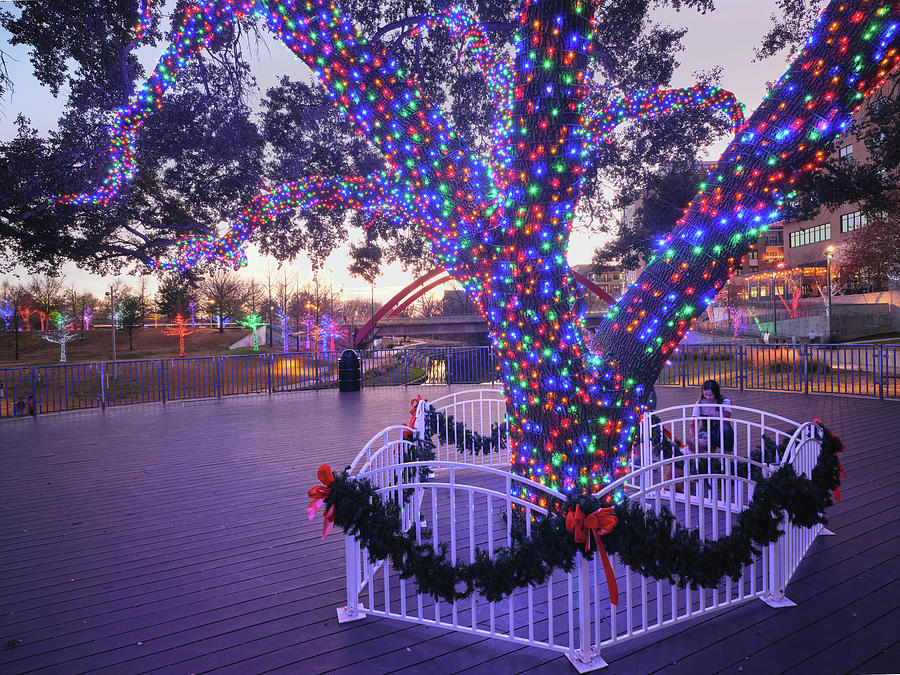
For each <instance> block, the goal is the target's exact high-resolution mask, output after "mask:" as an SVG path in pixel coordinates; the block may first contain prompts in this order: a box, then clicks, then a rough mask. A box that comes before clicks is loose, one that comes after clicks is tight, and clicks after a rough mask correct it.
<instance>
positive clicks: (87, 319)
mask: <svg viewBox="0 0 900 675" xmlns="http://www.w3.org/2000/svg"><path fill="white" fill-rule="evenodd" d="M93 318H94V309H93V308H92V307H91V306H90V305H85V307H84V310H83V311H82V313H81V320H82V322H83V323H84V329H85V330H90V329H91V319H93Z"/></svg>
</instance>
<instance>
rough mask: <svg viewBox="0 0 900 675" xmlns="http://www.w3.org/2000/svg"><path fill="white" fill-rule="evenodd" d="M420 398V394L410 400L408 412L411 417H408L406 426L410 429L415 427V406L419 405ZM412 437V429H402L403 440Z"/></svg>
mask: <svg viewBox="0 0 900 675" xmlns="http://www.w3.org/2000/svg"><path fill="white" fill-rule="evenodd" d="M421 400H422V397H421V396H416V397H415V398H414V399H411V400H410V404H411V405H412V408H411V409H410V411H409V414H410V415H411V417H410V418H409V425H408V426H409V428H410V429H415V428H416V408H418V407H419V401H421ZM412 437H413V432H412V431H404V432H403V440H404V441H409V440H412Z"/></svg>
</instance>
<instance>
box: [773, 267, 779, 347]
mask: <svg viewBox="0 0 900 675" xmlns="http://www.w3.org/2000/svg"><path fill="white" fill-rule="evenodd" d="M775 278H776V274H775V273H774V272H772V336H773V337H774V336H775V334H776V333H777V332H778V306H777V305H776V304H775Z"/></svg>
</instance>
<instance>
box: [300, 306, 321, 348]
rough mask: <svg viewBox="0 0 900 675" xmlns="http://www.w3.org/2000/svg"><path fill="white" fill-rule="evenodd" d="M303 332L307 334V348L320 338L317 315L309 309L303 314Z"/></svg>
mask: <svg viewBox="0 0 900 675" xmlns="http://www.w3.org/2000/svg"><path fill="white" fill-rule="evenodd" d="M303 332H304V333H305V335H306V348H307V349H311V348H312V346H313V345H314V344H315V343H316V342H317V341H318V339H319V337H318V335H319V326H318V325H317V323H316V319H315V317H314V316H313V315H312V314H311V313H310V311H309V310H308V309H307V310H306V314H304V315H303Z"/></svg>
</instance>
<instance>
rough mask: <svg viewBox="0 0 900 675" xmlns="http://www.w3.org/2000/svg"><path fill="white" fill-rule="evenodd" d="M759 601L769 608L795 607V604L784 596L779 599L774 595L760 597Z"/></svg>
mask: <svg viewBox="0 0 900 675" xmlns="http://www.w3.org/2000/svg"><path fill="white" fill-rule="evenodd" d="M759 599H760V600H762V601H763V602H764V603H766V604H767V605H768V606H769V607H796V606H797V603H796V602H794V601H793V600H789V599H788V598H787V597H785V596H783V595H782V596H781V597H780V598H778V597H776V596H774V595H761V596H759Z"/></svg>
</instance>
